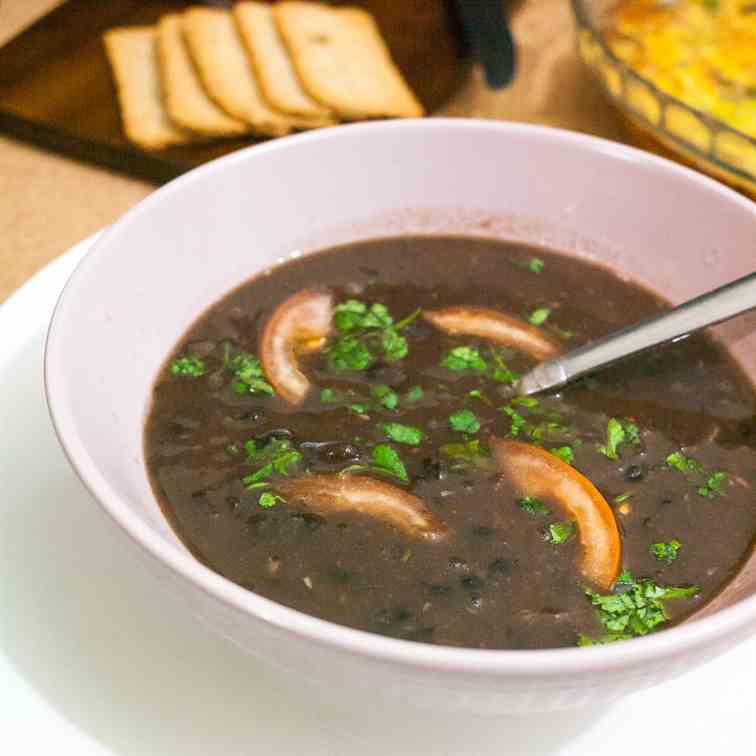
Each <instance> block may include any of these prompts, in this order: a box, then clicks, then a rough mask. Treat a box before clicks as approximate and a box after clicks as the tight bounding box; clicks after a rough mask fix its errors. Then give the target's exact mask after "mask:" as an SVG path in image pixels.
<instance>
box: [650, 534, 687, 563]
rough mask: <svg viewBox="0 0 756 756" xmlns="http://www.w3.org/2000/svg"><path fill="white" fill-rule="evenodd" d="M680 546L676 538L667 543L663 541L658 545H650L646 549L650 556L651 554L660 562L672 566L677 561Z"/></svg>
mask: <svg viewBox="0 0 756 756" xmlns="http://www.w3.org/2000/svg"><path fill="white" fill-rule="evenodd" d="M680 546H682V544H681V543H680V541H678V540H677V539H676V538H673V539H672V540H671V541H669V542H668V543H664V542H663V541H662V542H660V543H652V544H651V545H650V546H649V547H648V551H649V553H650V554H653V556H655V557H656V558H657V559H658V560H659V561H660V562H666V563H667V564H672V562H674V561H675V559H677V552H678V551H679V550H680Z"/></svg>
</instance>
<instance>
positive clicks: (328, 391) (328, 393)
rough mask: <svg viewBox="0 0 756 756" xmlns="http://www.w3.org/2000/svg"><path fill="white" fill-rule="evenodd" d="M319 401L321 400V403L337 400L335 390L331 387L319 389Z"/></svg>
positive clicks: (330, 402)
mask: <svg viewBox="0 0 756 756" xmlns="http://www.w3.org/2000/svg"><path fill="white" fill-rule="evenodd" d="M320 401H321V402H323V404H333V403H334V402H336V401H338V399H337V397H336V392H335V391H334V390H333V389H332V388H324V389H321V391H320Z"/></svg>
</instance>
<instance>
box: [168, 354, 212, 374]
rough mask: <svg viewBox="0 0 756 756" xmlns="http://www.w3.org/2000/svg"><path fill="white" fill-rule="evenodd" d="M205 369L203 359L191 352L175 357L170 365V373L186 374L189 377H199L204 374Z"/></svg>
mask: <svg viewBox="0 0 756 756" xmlns="http://www.w3.org/2000/svg"><path fill="white" fill-rule="evenodd" d="M206 370H207V369H206V367H205V363H204V361H203V360H201V359H200V358H199V357H195V356H194V355H191V354H190V355H187V356H185V357H177V358H176V359H175V360H173V362H171V367H170V372H171V375H188V376H190V377H191V378H199V377H200V376H201V375H204V374H205V372H206Z"/></svg>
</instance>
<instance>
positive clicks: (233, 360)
mask: <svg viewBox="0 0 756 756" xmlns="http://www.w3.org/2000/svg"><path fill="white" fill-rule="evenodd" d="M223 366H224V367H225V368H226V369H227V370H230V371H231V372H233V374H234V378H235V381H234V383H233V384H232V385H233V389H234V391H235V392H236V393H237V394H266V395H268V396H271V395H272V394H274V393H275V392H274V391H273V386H271V385H270V384H269V383H268V381H267V380H265V375H264V373H263V369H262V365H261V364H260V360H258V359H257V357H253V356H252V355H251V354H247V352H239V353H238V354H236V355H234V356H233V357H230V356H229V352H228V347H227V348H226V356H225V358H224V361H223Z"/></svg>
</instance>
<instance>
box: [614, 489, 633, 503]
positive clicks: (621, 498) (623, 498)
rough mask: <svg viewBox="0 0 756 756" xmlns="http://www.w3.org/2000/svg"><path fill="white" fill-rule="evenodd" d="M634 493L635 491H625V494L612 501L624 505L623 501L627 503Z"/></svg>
mask: <svg viewBox="0 0 756 756" xmlns="http://www.w3.org/2000/svg"><path fill="white" fill-rule="evenodd" d="M634 493H635V492H634V491H625V493H621V494H620V495H619V496H615V497H614V498H613V499H612V501H613V502H614V503H615V504H622V502H623V501H627V500H628V499H629V498H630V497H631V496H632V495H633V494H634Z"/></svg>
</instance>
